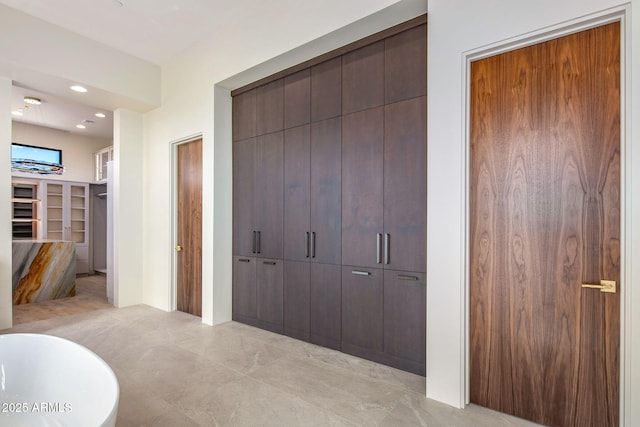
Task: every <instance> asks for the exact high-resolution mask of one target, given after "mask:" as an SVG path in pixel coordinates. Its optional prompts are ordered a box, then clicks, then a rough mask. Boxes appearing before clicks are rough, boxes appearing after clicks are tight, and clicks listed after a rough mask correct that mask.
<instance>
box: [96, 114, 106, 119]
mask: <svg viewBox="0 0 640 427" xmlns="http://www.w3.org/2000/svg"><path fill="white" fill-rule="evenodd" d="M96 117H100V118H101V119H104V118H105V117H107V115H106V114H104V113H96Z"/></svg>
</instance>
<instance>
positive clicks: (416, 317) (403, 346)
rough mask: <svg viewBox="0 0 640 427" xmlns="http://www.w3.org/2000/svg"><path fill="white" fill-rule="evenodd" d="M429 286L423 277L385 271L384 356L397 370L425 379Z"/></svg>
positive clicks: (411, 273)
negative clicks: (387, 356) (389, 358)
mask: <svg viewBox="0 0 640 427" xmlns="http://www.w3.org/2000/svg"><path fill="white" fill-rule="evenodd" d="M426 302H427V282H426V275H425V274H424V273H414V272H402V271H393V270H385V271H384V352H385V354H387V355H389V356H391V357H392V358H393V362H394V366H396V367H398V368H400V369H404V370H407V371H410V372H413V373H414V374H418V375H422V376H424V375H425V367H426V363H425V352H426V342H425V341H426V318H427V313H426Z"/></svg>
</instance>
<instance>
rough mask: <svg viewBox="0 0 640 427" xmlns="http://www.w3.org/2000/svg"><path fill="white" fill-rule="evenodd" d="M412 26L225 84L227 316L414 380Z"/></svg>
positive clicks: (418, 276) (417, 192)
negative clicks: (228, 87)
mask: <svg viewBox="0 0 640 427" xmlns="http://www.w3.org/2000/svg"><path fill="white" fill-rule="evenodd" d="M424 22H425V17H420V18H417V19H416V20H414V21H410V22H409V23H405V24H402V25H401V26H400V27H398V28H393V29H389V30H387V31H386V32H383V33H381V34H377V35H374V36H372V38H371V39H370V40H367V41H359V42H356V43H354V45H353V46H352V47H351V48H349V47H345V48H343V49H339V50H338V51H337V52H335V53H333V54H327V55H326V56H324V57H323V58H322V60H312V61H310V62H309V64H308V65H307V66H298V67H294V68H293V69H292V70H290V71H287V70H285V71H283V72H281V73H279V74H278V75H277V76H274V77H273V78H267V79H264V80H263V81H264V82H267V83H264V84H263V83H256V84H253V85H249V87H245V88H241V89H239V90H237V91H235V92H234V93H233V133H234V138H233V139H234V142H233V144H234V147H233V155H234V159H233V168H234V172H233V184H234V190H233V191H234V193H233V199H234V201H233V208H234V225H233V227H234V233H233V234H234V237H233V239H234V240H233V242H234V278H233V280H234V284H233V318H234V319H235V320H238V321H241V322H245V323H249V324H252V325H255V326H258V327H262V328H265V329H269V330H272V331H276V332H281V333H284V334H286V335H289V336H292V337H295V338H298V339H301V340H305V341H309V342H312V343H316V344H319V345H322V346H325V347H329V348H333V349H338V350H341V351H344V352H347V353H351V354H354V355H357V356H360V357H364V358H367V359H370V360H374V361H377V362H380V363H384V364H387V365H390V366H394V367H397V368H400V369H404V370H407V371H410V372H414V373H418V374H421V375H424V374H425V321H426V313H425V305H426V300H425V298H426V282H425V270H426V102H427V100H426V24H425V23H424Z"/></svg>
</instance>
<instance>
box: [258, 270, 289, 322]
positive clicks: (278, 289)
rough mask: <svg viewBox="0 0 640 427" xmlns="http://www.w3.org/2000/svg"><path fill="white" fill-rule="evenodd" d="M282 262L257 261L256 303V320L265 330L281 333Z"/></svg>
mask: <svg viewBox="0 0 640 427" xmlns="http://www.w3.org/2000/svg"><path fill="white" fill-rule="evenodd" d="M282 281H283V262H282V260H279V259H265V258H261V259H258V265H257V274H256V301H257V307H256V309H257V315H258V320H259V321H261V323H262V326H263V327H264V328H265V329H269V330H270V331H273V332H278V333H282V326H283V324H282V322H283V318H282V316H283V306H282V304H283V295H282V294H283V289H282Z"/></svg>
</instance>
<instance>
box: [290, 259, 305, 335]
mask: <svg viewBox="0 0 640 427" xmlns="http://www.w3.org/2000/svg"><path fill="white" fill-rule="evenodd" d="M310 275H311V272H310V264H309V263H308V262H298V261H285V262H284V333H285V335H289V336H291V337H294V338H298V339H301V340H305V341H309V278H310V277H311V276H310Z"/></svg>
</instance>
